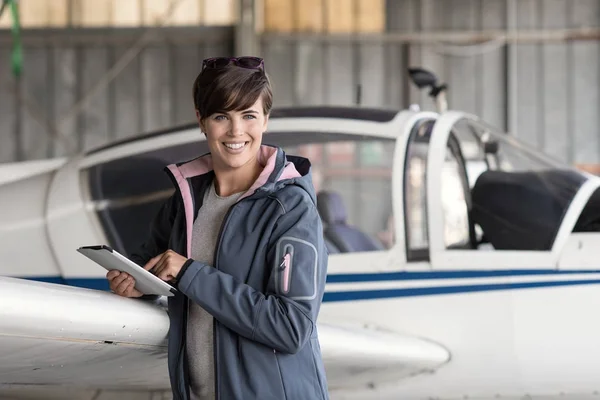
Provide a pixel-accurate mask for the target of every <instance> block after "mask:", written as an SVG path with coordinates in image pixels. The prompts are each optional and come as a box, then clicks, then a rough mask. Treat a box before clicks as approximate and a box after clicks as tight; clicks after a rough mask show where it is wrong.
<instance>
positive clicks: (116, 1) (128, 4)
mask: <svg viewBox="0 0 600 400" xmlns="http://www.w3.org/2000/svg"><path fill="white" fill-rule="evenodd" d="M111 1H112V6H111V7H112V11H113V12H112V24H113V25H114V26H119V27H121V26H122V27H127V26H139V25H140V23H141V21H142V4H141V0H129V1H123V0H111Z"/></svg>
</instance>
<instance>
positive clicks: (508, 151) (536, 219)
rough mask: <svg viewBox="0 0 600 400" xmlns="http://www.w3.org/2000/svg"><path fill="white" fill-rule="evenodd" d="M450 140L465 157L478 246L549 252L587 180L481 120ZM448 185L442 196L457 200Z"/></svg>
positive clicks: (462, 126) (465, 124) (462, 125)
mask: <svg viewBox="0 0 600 400" xmlns="http://www.w3.org/2000/svg"><path fill="white" fill-rule="evenodd" d="M451 140H457V141H458V143H459V147H460V150H459V151H460V153H462V158H463V159H464V166H465V167H464V168H465V173H466V175H467V180H468V184H467V185H465V186H466V188H464V189H465V191H466V193H467V196H468V197H470V201H467V204H469V203H470V211H469V218H470V220H471V221H470V223H471V224H472V228H473V229H472V230H471V232H476V233H475V235H476V236H477V237H476V238H475V240H473V242H472V243H473V246H474V247H476V248H477V247H479V246H480V244H482V243H489V244H491V245H492V246H493V248H494V249H496V250H550V249H551V247H552V244H553V243H554V240H555V237H556V234H557V232H558V229H559V227H560V225H561V223H562V219H563V216H564V214H565V212H566V210H567V209H568V207H569V205H570V204H571V201H572V200H573V198H574V197H575V194H576V193H577V192H578V190H579V188H580V187H581V185H582V184H583V183H584V182H585V181H586V179H587V177H586V176H585V175H584V174H582V173H580V172H578V171H577V170H575V169H574V168H571V167H570V166H567V165H564V164H562V163H560V162H559V161H556V160H553V159H552V158H550V157H548V156H546V155H544V154H542V153H540V152H538V151H536V150H534V149H533V148H531V147H529V146H527V145H526V144H524V143H522V142H520V141H518V140H517V139H515V138H514V137H512V136H510V135H507V134H505V133H502V132H499V131H497V130H495V129H494V128H492V127H490V126H488V125H486V124H485V123H483V122H480V121H476V120H470V119H463V120H460V121H459V122H458V123H457V124H455V125H454V127H453V128H452V134H451V135H450V139H449V145H450V141H451ZM448 185H450V183H448V182H447V184H446V185H442V191H443V193H442V197H443V198H444V197H447V196H448V197H450V196H453V194H452V191H450V190H449V189H446V187H447V186H448ZM444 212H445V214H448V213H451V212H454V211H452V210H450V209H448V208H445V211H444ZM445 219H446V220H451V218H450V217H449V216H448V215H445Z"/></svg>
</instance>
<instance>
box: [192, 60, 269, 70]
mask: <svg viewBox="0 0 600 400" xmlns="http://www.w3.org/2000/svg"><path fill="white" fill-rule="evenodd" d="M231 64H233V65H236V66H238V67H241V68H249V69H260V70H264V69H265V62H264V60H263V59H262V58H258V57H214V58H207V59H206V60H204V61H202V69H203V70H204V69H205V68H209V69H219V68H225V67H227V66H228V65H231Z"/></svg>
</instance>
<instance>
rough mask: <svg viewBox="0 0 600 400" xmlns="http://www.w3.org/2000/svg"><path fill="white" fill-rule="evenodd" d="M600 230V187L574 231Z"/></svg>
mask: <svg viewBox="0 0 600 400" xmlns="http://www.w3.org/2000/svg"><path fill="white" fill-rule="evenodd" d="M599 231H600V189H596V190H595V191H594V193H593V194H592V196H591V197H590V199H589V200H588V202H587V204H586V205H585V207H584V209H583V210H582V211H581V215H579V219H578V220H577V223H576V224H575V227H573V232H599Z"/></svg>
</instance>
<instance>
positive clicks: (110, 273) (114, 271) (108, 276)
mask: <svg viewBox="0 0 600 400" xmlns="http://www.w3.org/2000/svg"><path fill="white" fill-rule="evenodd" d="M120 273H121V271H119V270H118V269H111V270H110V271H108V272H107V273H106V279H108V280H109V281H112V280H113V279H114V278H116V277H117V276H119V274H120Z"/></svg>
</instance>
